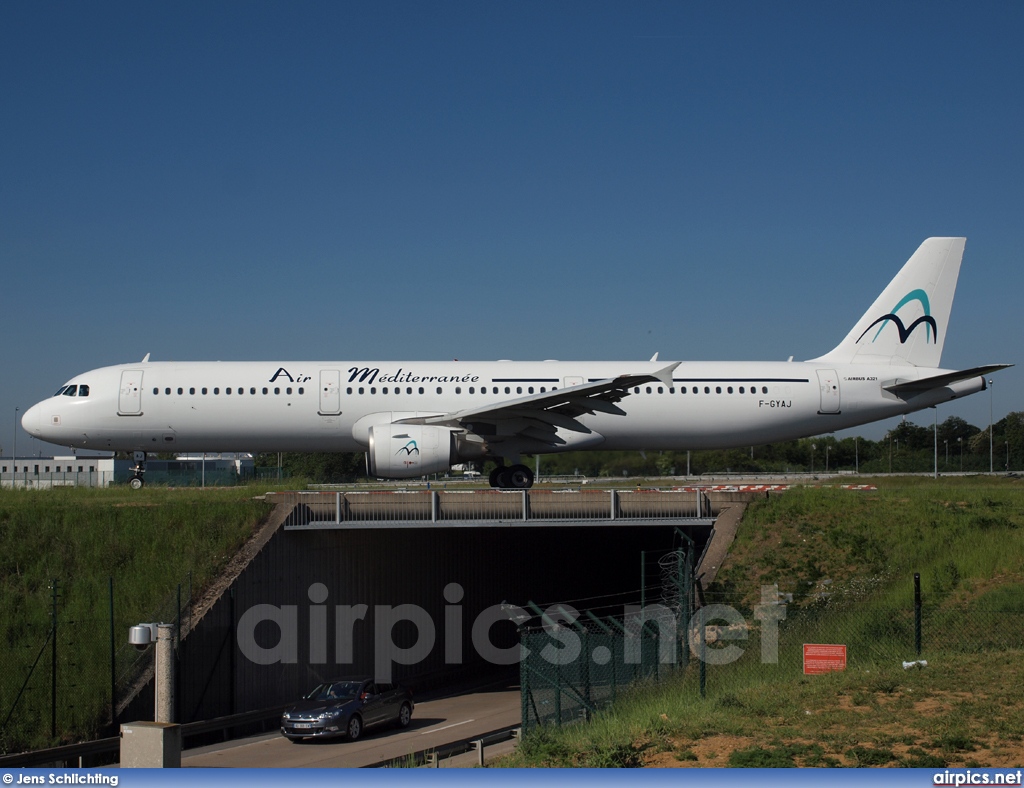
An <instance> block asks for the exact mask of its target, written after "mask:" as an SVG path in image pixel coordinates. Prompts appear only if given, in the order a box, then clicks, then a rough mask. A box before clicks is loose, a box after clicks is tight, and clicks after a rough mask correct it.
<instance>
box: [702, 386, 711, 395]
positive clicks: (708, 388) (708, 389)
mask: <svg viewBox="0 0 1024 788" xmlns="http://www.w3.org/2000/svg"><path fill="white" fill-rule="evenodd" d="M704 393H705V394H710V393H711V386H705V387H704Z"/></svg>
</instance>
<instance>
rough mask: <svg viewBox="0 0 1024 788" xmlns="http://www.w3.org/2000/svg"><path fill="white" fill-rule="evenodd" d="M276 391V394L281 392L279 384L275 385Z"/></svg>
mask: <svg viewBox="0 0 1024 788" xmlns="http://www.w3.org/2000/svg"><path fill="white" fill-rule="evenodd" d="M274 393H275V394H280V393H281V388H280V387H279V386H275V387H274Z"/></svg>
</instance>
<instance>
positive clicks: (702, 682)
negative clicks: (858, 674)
mask: <svg viewBox="0 0 1024 788" xmlns="http://www.w3.org/2000/svg"><path fill="white" fill-rule="evenodd" d="M681 601H682V602H683V604H681V605H673V604H665V603H664V599H662V600H660V601H659V602H655V603H649V604H646V605H634V606H625V608H624V610H623V613H622V615H620V616H615V617H604V618H599V617H597V616H594V615H592V614H591V613H589V612H584V613H579V612H577V611H575V610H572V609H567V608H565V607H563V606H549V608H548V610H547V611H545V612H544V614H543V615H542V616H541V615H538V617H539V618H540V619H541V620H540V622H539V623H538V624H537V625H536V626H532V627H524V628H522V629H521V630H520V647H521V652H520V653H521V659H522V661H521V663H520V676H521V686H522V713H523V728H524V730H527V731H528V730H529V729H531V728H532V727H534V726H538V725H550V724H554V725H560V724H563V723H567V722H571V721H576V720H581V719H585V718H587V717H589V716H590V714H591V713H593V712H595V711H597V710H598V709H600V708H601V707H602V706H605V705H607V704H609V703H611V702H612V701H614V700H615V699H616V697H618V696H620V695H621V694H622V693H623V692H624V691H626V690H627V689H628V688H629V687H630V685H632V684H635V683H637V682H641V681H642V682H647V683H650V682H654V681H659V680H662V679H664V678H666V677H668V676H674V677H681V678H682V681H681V683H680V684H679V685H678V686H679V687H681V688H682V689H683V691H689V692H693V693H694V696H695V697H718V698H722V697H724V696H725V695H727V694H728V693H731V692H732V691H734V690H736V689H739V688H741V687H745V686H750V685H753V684H759V683H768V682H780V681H785V680H790V679H793V678H796V677H799V676H801V675H803V674H805V673H810V672H827V671H831V670H843V669H854V668H857V669H863V670H872V669H874V668H875V667H876V666H883V665H890V666H899V665H901V664H902V665H903V667H904V668H907V669H912V668H916V667H918V666H920V665H922V660H923V662H924V663H925V664H926V663H927V661H928V660H929V659H936V658H939V657H941V656H944V655H955V654H984V653H986V652H994V651H1003V650H1008V649H1024V610H1021V609H1019V608H1018V607H1016V606H1009V607H1007V608H1004V609H994V608H992V607H987V606H977V605H969V604H964V605H959V606H957V605H950V604H948V603H947V604H942V605H939V604H933V605H931V606H929V605H928V604H925V605H918V606H915V603H914V601H913V600H912V599H910V600H908V601H907V603H906V604H902V603H900V604H884V605H883V604H877V603H874V604H867V603H863V602H861V603H847V604H845V605H836V604H834V605H821V606H815V607H810V608H805V609H798V608H795V607H793V606H792V605H790V604H787V599H786V598H785V597H784V596H780V595H779V594H778V590H777V588H775V587H774V586H767V587H765V588H763V589H761V604H755V605H751V604H750V603H749V602H746V603H744V602H743V601H742V600H739V599H737V598H736V597H735V596H734V595H724V594H723V595H715V596H711V597H708V598H705V597H704V595H703V594H700V595H699V598H698V599H697V600H696V604H694V605H693V607H691V608H688V607H687V606H686V604H687V603H688V602H692V600H689V599H686V598H685V597H684V598H683V599H682V600H681ZM537 612H538V614H539V613H540V611H539V609H538V611H537ZM534 621H536V619H535V620H534Z"/></svg>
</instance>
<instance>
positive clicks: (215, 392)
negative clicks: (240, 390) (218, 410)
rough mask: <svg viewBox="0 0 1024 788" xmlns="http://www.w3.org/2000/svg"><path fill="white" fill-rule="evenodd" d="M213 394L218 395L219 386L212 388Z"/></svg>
mask: <svg viewBox="0 0 1024 788" xmlns="http://www.w3.org/2000/svg"><path fill="white" fill-rule="evenodd" d="M213 393H214V394H220V386H216V387H214V389H213Z"/></svg>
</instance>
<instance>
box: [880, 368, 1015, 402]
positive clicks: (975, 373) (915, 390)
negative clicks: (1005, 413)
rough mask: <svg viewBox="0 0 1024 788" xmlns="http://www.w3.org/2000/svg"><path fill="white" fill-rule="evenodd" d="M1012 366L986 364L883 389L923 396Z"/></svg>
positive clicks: (893, 382)
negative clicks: (933, 390) (960, 381)
mask: <svg viewBox="0 0 1024 788" xmlns="http://www.w3.org/2000/svg"><path fill="white" fill-rule="evenodd" d="M1012 366H1013V364H986V365H985V366H981V367H971V368H970V369H962V370H960V371H959V372H946V373H945V374H943V375H933V376H932V377H930V378H921V379H920V380H906V381H901V380H899V378H897V379H896V380H894V381H892V382H891V383H884V384H883V385H882V388H884V389H885V390H886V391H891V392H892V393H893V394H896V395H897V396H904V395H910V396H914V395H915V394H921V393H923V392H925V391H931V390H932V389H937V388H942V387H943V386H948V385H949V384H950V383H956V382H957V381H959V380H969V379H970V378H980V377H984V376H985V375H988V374H989V373H991V372H998V371H999V370H1001V369H1006V368H1007V367H1012Z"/></svg>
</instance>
